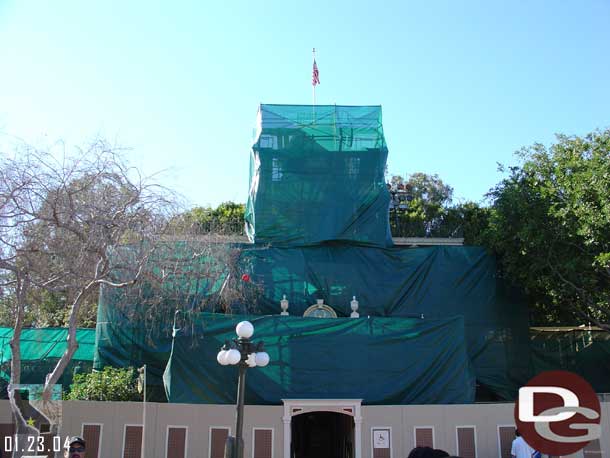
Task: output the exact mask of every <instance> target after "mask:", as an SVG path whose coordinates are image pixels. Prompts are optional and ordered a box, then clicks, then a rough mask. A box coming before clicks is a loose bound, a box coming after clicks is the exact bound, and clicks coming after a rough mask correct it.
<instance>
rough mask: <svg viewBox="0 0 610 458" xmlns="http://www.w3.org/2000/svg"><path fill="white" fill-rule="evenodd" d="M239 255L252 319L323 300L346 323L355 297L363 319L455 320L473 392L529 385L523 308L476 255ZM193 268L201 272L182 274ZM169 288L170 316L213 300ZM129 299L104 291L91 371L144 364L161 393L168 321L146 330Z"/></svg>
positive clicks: (200, 286) (208, 288)
mask: <svg viewBox="0 0 610 458" xmlns="http://www.w3.org/2000/svg"><path fill="white" fill-rule="evenodd" d="M239 248H240V249H241V258H240V263H239V269H240V270H239V272H238V275H241V274H243V273H247V274H248V275H249V276H250V277H251V279H252V283H253V284H255V285H260V287H261V288H262V293H263V294H262V295H261V296H260V297H258V298H257V301H256V304H254V305H255V308H256V310H255V313H256V314H260V315H278V314H279V313H280V304H279V301H280V300H281V298H282V296H283V295H286V297H287V298H288V300H289V302H290V306H289V312H290V314H291V315H292V316H294V317H295V319H302V318H299V317H301V316H302V315H303V312H304V311H305V309H306V308H307V307H309V306H310V305H312V304H313V303H315V302H316V299H323V300H324V302H325V303H326V304H328V305H330V306H331V307H333V309H334V310H335V311H336V313H337V315H338V316H340V317H346V316H349V312H351V309H350V301H351V299H352V297H353V296H356V297H357V299H358V301H359V302H360V309H359V312H360V314H361V316H362V317H366V316H371V317H386V318H396V319H398V318H400V319H404V318H414V317H415V318H420V317H421V316H422V315H423V317H424V321H426V320H444V319H448V318H452V317H456V316H462V317H463V322H464V335H465V343H466V351H467V354H468V357H469V359H470V361H471V364H472V367H473V370H474V373H475V375H476V379H477V382H478V383H479V384H480V385H483V386H485V387H487V388H488V389H489V390H490V391H492V392H493V393H495V394H496V396H498V397H500V398H502V399H511V398H512V396H513V395H514V393H515V392H516V389H517V388H518V387H519V386H520V384H522V383H524V382H525V381H527V379H528V376H529V374H530V362H529V342H528V325H527V307H526V305H525V303H524V301H523V300H522V298H521V297H519V296H518V295H515V294H514V292H513V291H512V290H510V289H508V288H506V287H505V286H504V285H503V283H502V282H501V281H499V280H498V279H497V278H496V264H495V260H494V258H493V256H490V255H489V254H487V253H486V252H485V250H484V249H482V248H479V247H427V248H405V247H393V248H385V249H382V248H373V247H363V246H357V245H347V244H343V245H334V244H330V245H320V246H315V247H300V248H273V247H257V246H252V245H242V246H240V247H239ZM174 259H175V258H174ZM204 262H211V261H210V260H209V259H208V260H205V261H204ZM197 269H205V267H202V266H193V268H192V269H187V270H197ZM193 278H194V279H193ZM176 281H179V282H181V283H180V284H179V285H174V288H175V289H180V290H182V291H185V292H188V294H185V295H184V296H183V297H182V298H181V300H182V302H181V303H180V304H175V306H174V307H178V308H180V309H182V310H184V311H185V312H188V310H189V307H191V306H193V305H194V304H198V303H200V302H201V301H203V300H204V298H205V296H206V295H210V294H212V295H213V294H215V293H216V291H217V290H216V288H217V285H216V286H215V285H212V284H210V283H206V282H203V281H199V279H198V278H197V277H196V276H195V277H192V278H191V282H190V283H189V282H188V278H184V277H180V278H177V279H176ZM184 282H186V283H184ZM217 283H218V282H217ZM166 287H167V288H169V289H172V286H170V285H167V286H166ZM136 299H137V297H136ZM130 300H131V301H133V302H129V301H127V300H126V295H125V291H121V290H112V289H108V288H104V289H103V290H102V294H101V295H100V304H99V311H98V323H97V333H98V341H97V346H96V367H102V366H103V365H105V364H111V365H117V366H125V365H130V366H140V365H141V364H143V363H147V364H148V367H149V370H150V378H149V380H150V382H151V383H152V384H157V385H160V384H161V374H162V373H163V371H164V369H165V365H166V363H167V361H168V359H169V354H170V350H171V343H172V342H171V335H172V329H171V328H172V319H173V313H172V314H167V316H166V317H165V319H162V318H163V317H157V318H158V321H157V322H155V323H154V326H152V327H151V323H150V321H148V322H147V320H146V318H145V316H144V314H143V313H142V310H141V309H142V307H141V305H140V304H139V303H138V302H137V301H134V298H130ZM170 305H171V304H170ZM245 305H246V304H244V310H245ZM250 305H251V304H250ZM236 309H238V307H237V308H236ZM361 319H365V318H361ZM337 345H341V342H340V340H338V341H337ZM214 350H215V351H218V348H215V349H214ZM213 362H214V364H216V363H215V360H214V361H213Z"/></svg>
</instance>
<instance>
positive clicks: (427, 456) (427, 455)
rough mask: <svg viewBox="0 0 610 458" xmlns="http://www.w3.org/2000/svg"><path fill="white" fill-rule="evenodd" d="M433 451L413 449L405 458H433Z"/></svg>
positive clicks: (421, 448) (420, 448) (426, 448)
mask: <svg viewBox="0 0 610 458" xmlns="http://www.w3.org/2000/svg"><path fill="white" fill-rule="evenodd" d="M432 453H434V449H432V448H430V447H415V448H414V449H413V450H411V453H409V456H408V457H407V458H433V456H434V455H432Z"/></svg>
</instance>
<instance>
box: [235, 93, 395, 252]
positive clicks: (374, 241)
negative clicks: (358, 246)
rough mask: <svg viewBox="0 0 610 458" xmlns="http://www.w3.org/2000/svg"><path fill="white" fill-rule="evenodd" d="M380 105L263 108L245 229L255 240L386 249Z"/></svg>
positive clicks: (386, 197) (384, 154)
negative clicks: (354, 244) (351, 243)
mask: <svg viewBox="0 0 610 458" xmlns="http://www.w3.org/2000/svg"><path fill="white" fill-rule="evenodd" d="M387 156H388V149H387V146H386V142H385V138H384V135H383V126H382V122H381V107H380V106H337V105H318V106H315V107H314V106H311V105H265V104H263V105H261V106H260V108H259V112H258V119H257V131H256V136H255V139H254V144H253V146H252V150H251V155H250V191H249V196H248V204H247V209H246V231H247V233H248V236H249V237H250V239H251V240H252V241H253V242H255V243H270V244H273V245H276V246H277V245H286V246H298V245H312V244H317V243H320V242H324V241H329V240H334V241H336V240H341V241H354V242H358V243H363V244H368V245H375V246H390V245H392V238H391V235H390V228H389V223H388V205H389V202H390V195H389V193H388V191H387V189H386V185H385V165H386V160H387Z"/></svg>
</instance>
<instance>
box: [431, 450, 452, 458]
mask: <svg viewBox="0 0 610 458" xmlns="http://www.w3.org/2000/svg"><path fill="white" fill-rule="evenodd" d="M448 456H449V453H447V452H446V451H444V450H439V449H435V450H432V455H430V457H431V458H446V457H448Z"/></svg>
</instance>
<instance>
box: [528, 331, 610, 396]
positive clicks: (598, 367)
mask: <svg viewBox="0 0 610 458" xmlns="http://www.w3.org/2000/svg"><path fill="white" fill-rule="evenodd" d="M530 336H531V341H532V364H533V366H534V373H538V372H542V371H548V370H567V371H571V372H575V373H577V374H579V375H580V376H582V377H583V378H585V380H587V381H588V382H589V383H590V384H591V385H592V386H593V388H594V389H595V391H596V392H598V393H610V333H609V332H606V331H601V330H594V329H593V330H592V329H590V328H584V327H583V328H573V329H569V330H566V329H561V328H560V329H549V328H533V329H532V330H531V331H530Z"/></svg>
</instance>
